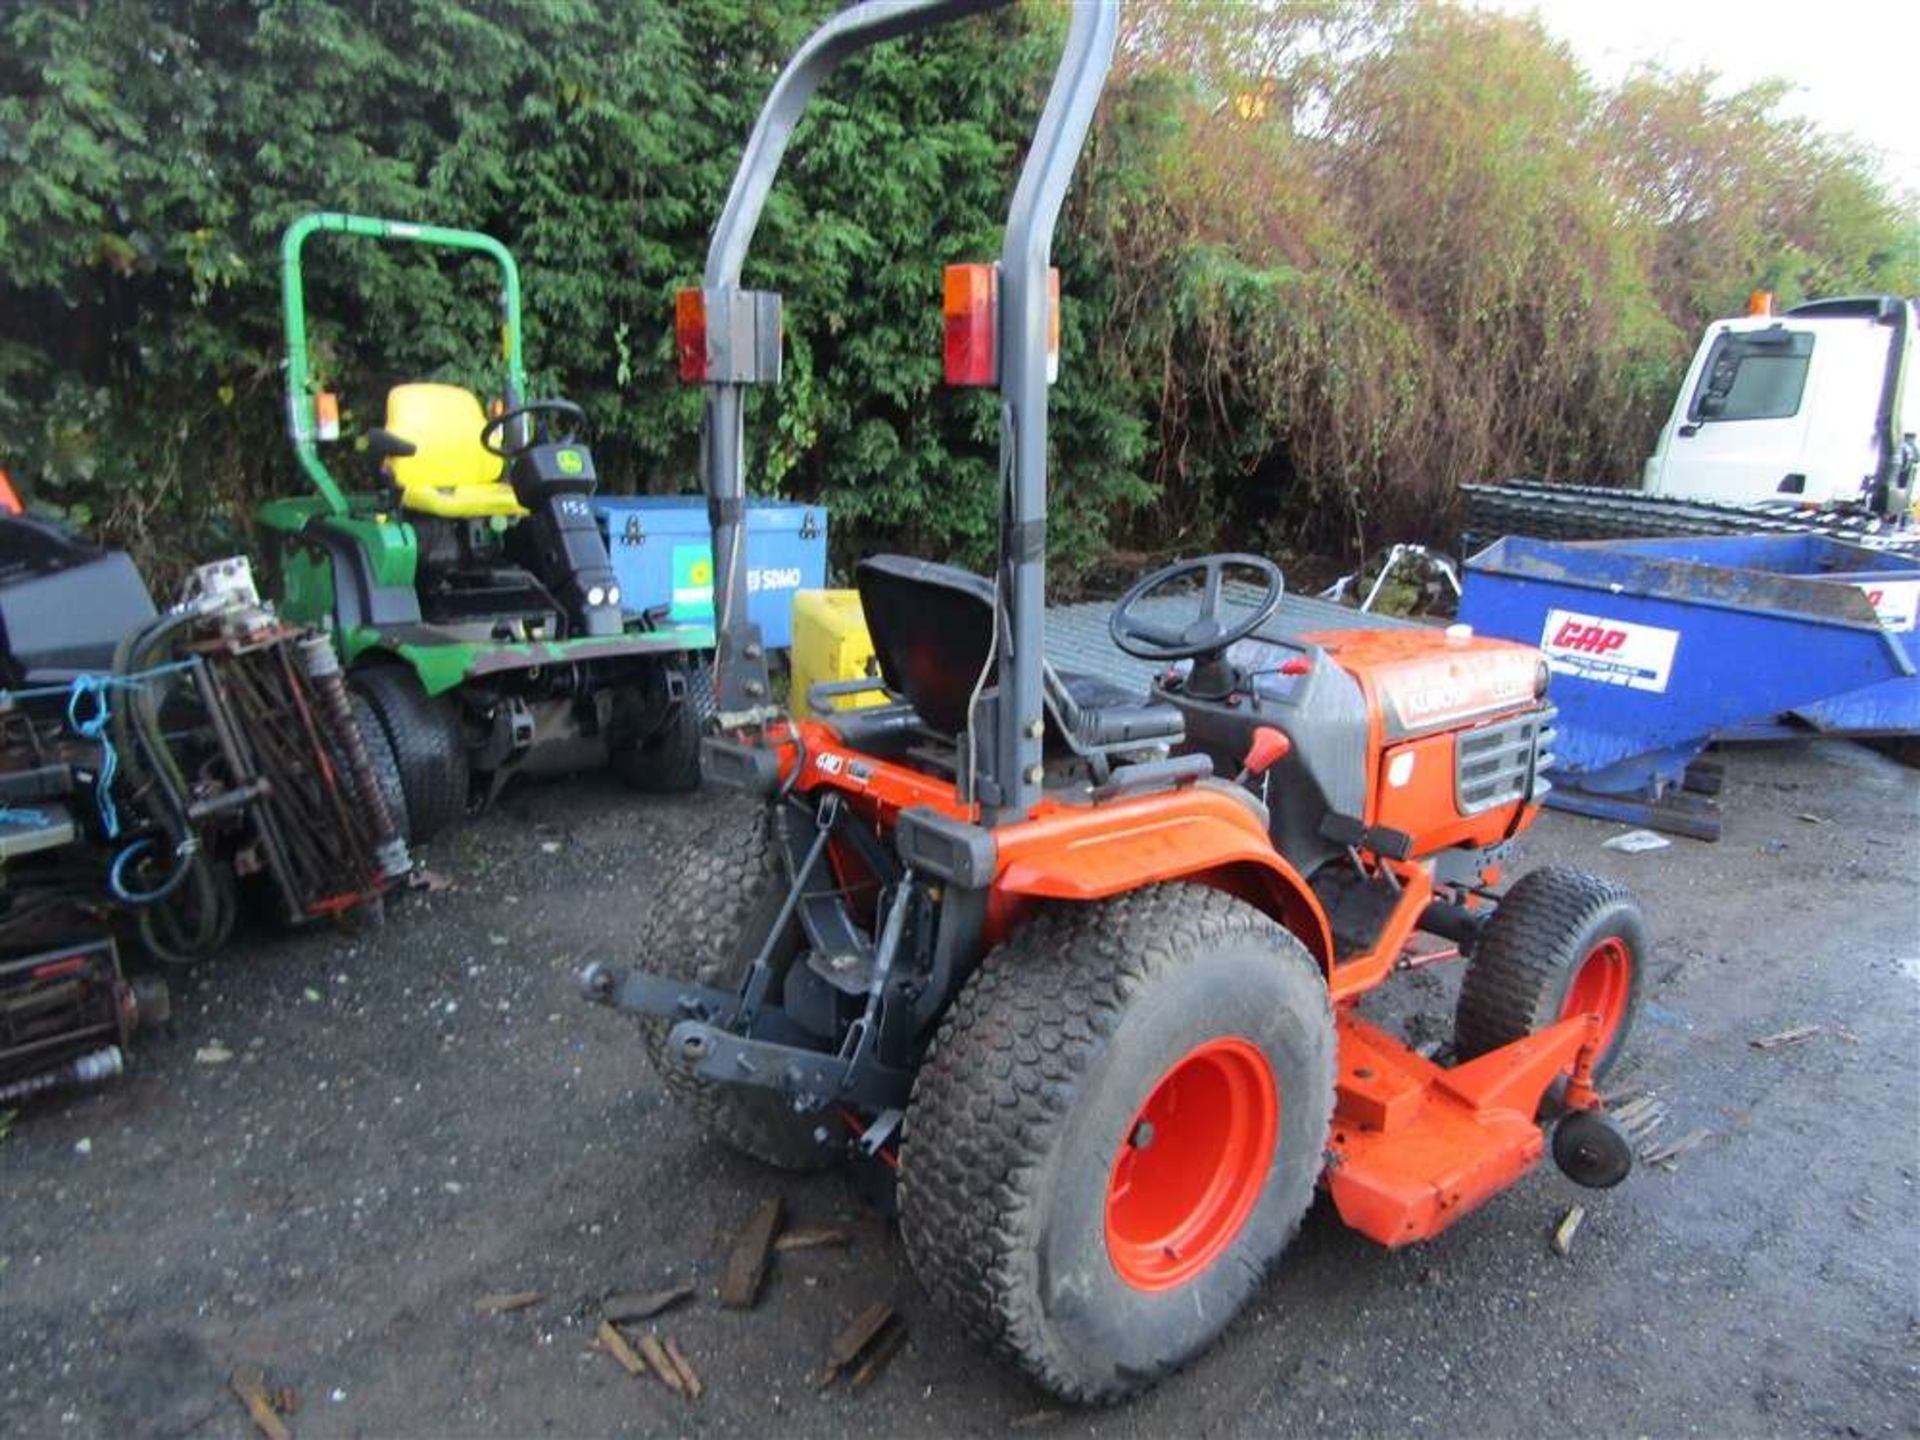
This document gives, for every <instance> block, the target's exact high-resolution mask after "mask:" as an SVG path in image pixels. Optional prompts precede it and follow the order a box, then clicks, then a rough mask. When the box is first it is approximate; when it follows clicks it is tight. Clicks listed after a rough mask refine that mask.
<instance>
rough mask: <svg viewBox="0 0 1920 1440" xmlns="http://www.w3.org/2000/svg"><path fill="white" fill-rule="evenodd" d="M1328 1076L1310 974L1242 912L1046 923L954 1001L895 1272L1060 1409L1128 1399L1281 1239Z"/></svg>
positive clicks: (1127, 898)
mask: <svg viewBox="0 0 1920 1440" xmlns="http://www.w3.org/2000/svg"><path fill="white" fill-rule="evenodd" d="M1334 1065H1335V1039H1334V1028H1333V1017H1332V1012H1331V1010H1330V1008H1329V1005H1328V1000H1327V989H1326V985H1325V982H1324V981H1323V979H1322V977H1321V974H1320V971H1319V968H1318V966H1316V965H1315V963H1314V962H1313V960H1312V958H1311V957H1310V956H1309V955H1308V954H1307V952H1306V951H1305V949H1304V948H1303V947H1302V946H1301V944H1300V942H1299V941H1298V940H1296V939H1294V937H1293V936H1292V935H1290V934H1288V933H1287V932H1286V931H1285V930H1284V929H1282V928H1281V927H1280V926H1279V925H1277V924H1275V923H1274V922H1273V921H1272V920H1270V919H1268V918H1267V917H1266V916H1265V915H1263V914H1262V913H1261V912H1259V911H1258V910H1255V909H1254V908H1252V907H1251V906H1249V905H1247V904H1245V903H1244V902H1242V901H1239V900H1236V899H1234V898H1233V897H1231V896H1229V895H1226V894H1224V893H1222V892H1220V891H1216V890H1213V889H1210V888H1208V887H1205V886H1201V885H1191V884H1175V885H1162V886H1155V887H1151V888H1149V889H1146V890H1141V891H1137V892H1135V893H1133V894H1129V895H1124V896H1121V897H1119V898H1117V899H1113V900H1108V901H1104V902H1101V903H1099V904H1093V905H1061V906H1055V907H1053V908H1051V909H1048V910H1045V911H1043V912H1041V913H1040V914H1039V915H1037V916H1036V917H1035V918H1034V919H1033V920H1031V921H1030V922H1029V923H1027V924H1026V925H1025V926H1023V927H1022V928H1021V929H1020V930H1019V931H1018V932H1017V933H1016V934H1015V935H1014V936H1013V938H1012V939H1010V940H1008V941H1007V942H1006V943H1004V944H1002V945H1001V946H999V947H998V948H997V949H995V950H994V951H993V952H992V953H991V954H989V955H988V956H987V957H986V959H985V960H984V961H983V962H982V963H981V966H980V969H979V970H978V971H977V972H976V973H975V974H974V975H973V976H972V977H971V978H970V979H969V980H968V981H967V984H966V986H965V988H964V989H963V990H962V991H961V993H960V995H959V997H958V999H957V1000H956V1001H955V1002H954V1005H953V1007H952V1009H951V1010H950V1011H949V1012H948V1014H947V1016H946V1018H945V1019H944V1020H943V1021H942V1023H941V1026H940V1030H939V1033H938V1035H937V1036H936V1038H935V1040H934V1043H933V1046H932V1048H931V1050H930V1051H929V1053H928V1056H927V1058H926V1060H925V1062H924V1063H923V1065H922V1067H921V1069H920V1072H919V1075H918V1077H917V1078H916V1080H915V1082H914V1091H913V1100H912V1103H911V1106H910V1108H909V1109H908V1112H907V1119H906V1128H905V1138H904V1139H903V1141H902V1144H901V1150H900V1227H901V1233H902V1235H903V1236H904V1238H905V1241H906V1247H907V1254H908V1256H909V1258H910V1259H911V1261H912V1263H913V1267H914V1270H915V1271H916V1273H917V1274H918V1275H919V1276H920V1279H921V1281H922V1283H924V1284H925V1285H926V1287H927V1288H928V1290H929V1291H931V1292H932V1294H933V1295H934V1297H935V1298H936V1299H938V1300H939V1301H941V1302H942V1303H943V1304H944V1305H945V1306H946V1308H948V1309H949V1310H950V1311H952V1312H953V1313H954V1314H956V1315H957V1316H958V1317H959V1318H960V1319H961V1321H962V1322H963V1323H964V1324H965V1325H966V1326H967V1328H968V1329H969V1330H971V1331H972V1332H973V1333H974V1334H975V1335H976V1336H977V1337H979V1338H980V1339H981V1340H983V1341H985V1342H986V1343H987V1344H989V1345H990V1346H992V1347H993V1348H995V1349H996V1350H998V1351H999V1352H1001V1353H1002V1354H1004V1355H1006V1356H1007V1357H1009V1358H1010V1359H1012V1360H1013V1361H1014V1362H1015V1363H1017V1364H1019V1365H1020V1366H1021V1367H1022V1368H1024V1369H1025V1370H1026V1371H1027V1372H1028V1373H1029V1374H1030V1375H1032V1376H1033V1377H1034V1378H1035V1379H1036V1380H1037V1381H1038V1382H1039V1383H1040V1384H1042V1385H1044V1386H1045V1387H1046V1388H1048V1389H1049V1390H1051V1391H1053V1392H1054V1393H1055V1394H1057V1395H1059V1396H1061V1397H1062V1398H1064V1399H1067V1400H1072V1401H1076V1402H1088V1401H1109V1400H1117V1399H1119V1398H1121V1397H1123V1396H1125V1395H1128V1394H1131V1393H1133V1392H1135V1391H1137V1390H1141V1389H1144V1388H1145V1387H1146V1386H1148V1385H1151V1384H1152V1383H1153V1382H1154V1381H1156V1380H1158V1379H1159V1378H1160V1377H1161V1376H1163V1375H1166V1374H1167V1373H1169V1372H1170V1371H1172V1370H1174V1369H1176V1368H1177V1367H1179V1366H1180V1365H1182V1364H1184V1363H1185V1362H1186V1361H1187V1360H1189V1359H1190V1358H1192V1357H1193V1356H1194V1355H1196V1354H1197V1353H1199V1352H1200V1351H1201V1350H1202V1349H1204V1348H1205V1347H1206V1346H1207V1345H1208V1344H1209V1343H1210V1342H1211V1341H1212V1340H1213V1339H1214V1337H1215V1336H1216V1335H1218V1334H1219V1333H1220V1331H1221V1330H1222V1329H1223V1328H1224V1327H1225V1326H1226V1324H1227V1323H1228V1321H1230V1320H1231V1319H1232V1318H1233V1316H1234V1315H1235V1314H1236V1313H1237V1312H1238V1311H1239V1310H1240V1308H1241V1306H1243V1305H1244V1304H1245V1303H1246V1301H1247V1299H1248V1298H1249V1297H1250V1296H1251V1295H1252V1294H1253V1292H1254V1290H1255V1289H1256V1288H1257V1287H1258V1286H1259V1284H1260V1283H1261V1281H1262V1279H1263V1278H1264V1276H1265V1275H1266V1273H1267V1271H1268V1269H1269V1268H1270V1267H1271V1266H1272V1265H1273V1263H1274V1262H1275V1261H1276V1260H1277V1259H1278V1258H1279V1256H1280V1253H1281V1252H1282V1251H1283V1250H1284V1249H1285V1248H1286V1247H1287V1244H1288V1242H1289V1241H1290V1240H1291V1239H1292V1238H1293V1234H1294V1232H1295V1230H1296V1229H1298V1227H1299V1224H1300V1220H1301V1217H1302V1216H1303V1215H1304V1214H1305V1213H1306V1210H1307V1206H1308V1204H1309V1203H1310V1202H1311V1200H1312V1198H1313V1191H1314V1184H1315V1181H1316V1180H1317V1178H1318V1176H1319V1173H1320V1167H1321V1158H1322V1154H1323V1152H1324V1150H1325V1146H1326V1139H1327V1124H1328V1116H1329V1114H1330V1113H1331V1111H1332V1108H1333V1082H1334Z"/></svg>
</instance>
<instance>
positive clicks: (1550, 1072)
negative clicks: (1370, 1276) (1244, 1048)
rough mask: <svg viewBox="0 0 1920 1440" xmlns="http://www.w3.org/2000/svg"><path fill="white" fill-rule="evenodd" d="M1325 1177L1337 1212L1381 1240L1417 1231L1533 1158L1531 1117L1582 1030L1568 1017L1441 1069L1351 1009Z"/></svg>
mask: <svg viewBox="0 0 1920 1440" xmlns="http://www.w3.org/2000/svg"><path fill="white" fill-rule="evenodd" d="M1338 1033H1339V1042H1340V1072H1339V1080H1338V1082H1337V1087H1336V1090H1335V1100H1334V1110H1333V1135H1332V1138H1331V1140H1330V1141H1329V1150H1330V1152H1331V1153H1330V1156H1329V1159H1328V1163H1327V1172H1326V1185H1327V1189H1328V1191H1329V1192H1330V1193H1331V1194H1332V1196H1333V1202H1334V1205H1335V1207H1336V1208H1337V1209H1338V1210H1339V1212H1340V1218H1341V1220H1343V1221H1344V1222H1345V1223H1346V1224H1348V1225H1349V1226H1351V1227H1352V1228H1354V1229H1355V1230H1358V1231H1359V1232H1360V1233H1361V1234H1363V1235H1366V1236H1368V1237H1369V1238H1371V1239H1373V1240H1377V1241H1378V1242H1379V1243H1380V1244H1382V1245H1385V1246H1388V1247H1389V1248H1393V1247H1397V1246H1401V1245H1410V1244H1412V1243H1413V1242H1415V1241H1417V1240H1425V1239H1428V1238H1430V1237H1431V1236H1433V1235H1436V1234H1438V1233H1439V1232H1440V1231H1442V1230H1444V1229H1446V1228H1447V1226H1449V1225H1451V1224H1453V1222H1454V1221H1456V1220H1458V1219H1460V1218H1461V1217H1462V1216H1463V1215H1466V1214H1468V1213H1470V1212H1471V1211H1473V1210H1474V1209H1475V1208H1477V1207H1478V1206H1479V1205H1480V1204H1481V1203H1482V1202H1484V1201H1486V1200H1488V1199H1490V1198H1491V1197H1492V1196H1494V1195H1497V1194H1498V1193H1499V1192H1500V1191H1502V1190H1504V1189H1506V1188H1507V1187H1508V1186H1509V1185H1511V1184H1513V1183H1514V1182H1515V1181H1516V1180H1518V1179H1520V1177H1521V1176H1523V1175H1525V1174H1526V1173H1527V1172H1528V1171H1529V1170H1531V1169H1533V1167H1534V1166H1535V1165H1537V1164H1538V1163H1539V1162H1540V1158H1541V1156H1542V1155H1544V1154H1545V1153H1546V1137H1545V1135H1544V1134H1543V1133H1542V1131H1541V1129H1540V1126H1539V1124H1538V1123H1537V1122H1536V1120H1535V1118H1534V1117H1535V1116H1536V1115H1537V1114H1538V1113H1539V1109H1540V1102H1541V1099H1542V1097H1543V1096H1544V1095H1545V1094H1546V1092H1547V1088H1548V1087H1549V1086H1550V1085H1552V1084H1553V1082H1554V1081H1555V1080H1556V1079H1558V1078H1559V1077H1560V1076H1562V1075H1564V1074H1566V1073H1567V1072H1568V1071H1570V1070H1571V1069H1572V1068H1573V1063H1574V1057H1575V1055H1576V1054H1577V1053H1578V1051H1579V1049H1580V1045H1581V1043H1582V1041H1583V1040H1584V1039H1585V1038H1586V1036H1587V1033H1588V1018H1587V1017H1586V1016H1584V1015H1581V1016H1574V1017H1572V1018H1570V1019H1566V1020H1561V1021H1559V1022H1557V1023H1556V1024H1553V1025H1550V1026H1548V1027H1547V1028H1546V1029H1545V1030H1542V1031H1539V1032H1538V1033H1537V1034H1533V1035H1529V1036H1527V1037H1526V1038H1525V1039H1524V1040H1518V1041H1515V1042H1514V1043H1513V1044H1511V1045H1506V1046H1502V1047H1501V1048H1500V1049H1498V1050H1495V1051H1493V1052H1491V1053H1489V1054H1487V1055H1483V1056H1481V1057H1480V1058H1479V1059H1477V1060H1472V1061H1469V1062H1468V1063H1467V1064H1465V1065H1460V1066H1456V1067H1454V1068H1452V1069H1447V1068H1444V1067H1442V1066H1439V1065H1436V1064H1434V1063H1433V1062H1432V1061H1430V1060H1427V1059H1425V1058H1423V1057H1422V1056H1420V1055H1418V1054H1416V1053H1414V1052H1413V1051H1412V1050H1410V1049H1408V1048H1407V1047H1406V1046H1405V1045H1403V1044H1401V1043H1400V1041H1398V1040H1396V1039H1395V1038H1394V1037H1393V1036H1391V1035H1389V1034H1387V1033H1386V1032H1385V1031H1383V1030H1381V1029H1379V1028H1378V1027H1376V1026H1373V1025H1369V1024H1368V1023H1367V1022H1366V1021H1364V1020H1361V1019H1360V1018H1359V1017H1357V1016H1356V1015H1354V1014H1352V1013H1351V1011H1348V1012H1344V1013H1342V1014H1341V1016H1340V1017H1339V1021H1338Z"/></svg>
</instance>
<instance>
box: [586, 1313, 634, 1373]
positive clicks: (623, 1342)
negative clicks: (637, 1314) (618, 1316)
mask: <svg viewBox="0 0 1920 1440" xmlns="http://www.w3.org/2000/svg"><path fill="white" fill-rule="evenodd" d="M593 1333H594V1338H595V1339H597V1340H598V1341H599V1342H600V1348H601V1349H603V1350H605V1351H606V1352H607V1353H608V1354H609V1355H611V1356H613V1358H614V1359H615V1360H618V1361H619V1362H620V1368H621V1369H622V1370H624V1371H626V1372H627V1374H628V1375H630V1376H633V1377H634V1378H636V1379H637V1378H639V1377H640V1376H641V1375H643V1374H645V1373H646V1368H647V1367H646V1366H645V1365H644V1364H642V1363H641V1361H640V1357H639V1356H638V1355H636V1354H634V1353H633V1347H632V1346H631V1345H629V1344H627V1337H626V1336H624V1335H622V1334H621V1333H620V1330H619V1327H617V1326H616V1325H615V1324H614V1323H613V1322H612V1321H611V1320H602V1321H601V1322H600V1328H599V1329H598V1330H596V1331H594V1332H593Z"/></svg>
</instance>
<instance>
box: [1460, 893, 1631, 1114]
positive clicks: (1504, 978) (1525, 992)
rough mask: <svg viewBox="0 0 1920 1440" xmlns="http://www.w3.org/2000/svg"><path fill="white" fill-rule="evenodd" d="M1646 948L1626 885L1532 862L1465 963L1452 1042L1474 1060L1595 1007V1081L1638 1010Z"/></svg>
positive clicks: (1611, 1064)
mask: <svg viewBox="0 0 1920 1440" xmlns="http://www.w3.org/2000/svg"><path fill="white" fill-rule="evenodd" d="M1646 955H1647V927H1646V920H1645V918H1644V917H1643V916H1642V915H1641V913H1640V906H1639V905H1638V904H1637V903H1636V902H1635V900H1634V898H1633V896H1632V895H1631V894H1630V893H1629V892H1628V891H1627V890H1626V888H1625V887H1624V886H1620V885H1616V884H1614V883H1613V881H1611V880H1602V879H1601V878H1600V877H1599V876H1598V875H1589V874H1588V873H1587V872H1586V871H1584V870H1570V869H1566V868H1563V867H1560V866H1547V867H1545V868H1543V869H1539V870H1531V871H1529V872H1528V873H1527V874H1525V875H1523V876H1521V877H1520V879H1519V881H1518V882H1517V883H1516V884H1515V885H1514V887H1513V888H1512V889H1511V890H1509V891H1508V892H1507V893H1506V895H1505V896H1503V897H1502V898H1501V901H1500V908H1499V909H1498V910H1496V911H1495V912H1494V915H1493V918H1492V919H1491V920H1489V921H1488V922H1487V928H1486V929H1485V930H1484V931H1482V932H1481V935H1480V942H1479V944H1478V946H1476V947H1475V949H1474V953H1473V959H1472V960H1470V961H1469V962H1468V964H1467V969H1466V974H1465V976H1464V977H1463V978H1462V979H1461V982H1460V1001H1459V1004H1458V1006H1457V1007H1456V1008H1455V1010H1454V1021H1453V1023H1454V1046H1455V1049H1456V1050H1457V1051H1458V1052H1459V1056H1460V1058H1461V1059H1462V1060H1471V1059H1473V1058H1474V1057H1476V1056H1479V1055H1485V1054H1487V1053H1488V1052H1489V1051H1493V1050H1498V1049H1499V1048H1500V1047H1501V1046H1502V1045H1509V1044H1511V1043H1512V1042H1514V1041H1515V1040H1520V1039H1523V1038H1525V1037H1526V1036H1528V1035H1531V1034H1533V1033H1534V1032H1535V1031H1536V1030H1541V1029H1544V1028H1545V1027H1546V1026H1548V1025H1551V1024H1552V1023H1553V1022H1554V1021H1556V1020H1560V1019H1563V1018H1565V1017H1566V1016H1568V1015H1578V1014H1580V1013H1582V1012H1584V1011H1597V1012H1599V1015H1600V1021H1601V1027H1602V1036H1603V1040H1604V1043H1603V1045H1602V1048H1601V1051H1600V1056H1599V1059H1598V1060H1597V1061H1596V1062H1595V1064H1594V1067H1593V1074H1594V1078H1595V1079H1596V1080H1598V1079H1601V1078H1603V1077H1604V1076H1605V1075H1606V1074H1607V1072H1608V1071H1609V1070H1611V1069H1612V1068H1613V1067H1614V1064H1615V1062H1616V1061H1618V1060H1619V1058H1620V1053H1621V1051H1622V1050H1624V1049H1625V1048H1626V1043H1627V1037H1628V1036H1629V1035H1630V1034H1631V1033H1632V1031H1633V1022H1634V1020H1635V1019H1636V1018H1637V1017H1638V1016H1639V1014H1640V1000H1641V994H1642V991H1643V990H1644V988H1645V980H1646Z"/></svg>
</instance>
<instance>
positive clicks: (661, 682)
mask: <svg viewBox="0 0 1920 1440" xmlns="http://www.w3.org/2000/svg"><path fill="white" fill-rule="evenodd" d="M703 680H704V677H703V676H700V675H699V674H698V673H697V672H696V673H689V674H687V676H686V687H685V690H684V692H683V694H682V695H681V698H680V699H678V700H669V699H667V698H666V692H667V684H666V677H665V674H664V672H662V673H661V674H658V675H656V676H655V677H654V678H653V680H652V681H651V682H650V683H649V684H648V685H647V686H645V687H640V688H637V689H636V690H635V691H634V692H633V693H632V694H630V695H629V696H627V697H625V698H626V699H627V700H628V706H627V710H628V714H627V716H626V717H624V724H625V726H626V727H627V728H628V730H629V733H627V734H626V735H624V736H622V737H621V738H620V739H619V740H618V741H616V743H615V744H614V746H613V751H612V755H611V757H610V758H611V762H612V765H613V769H614V773H615V774H617V775H619V777H620V778H621V779H622V780H624V781H625V782H626V783H627V784H628V785H629V786H631V787H632V788H633V789H635V790H638V791H640V792H641V793H642V794H645V795H685V794H688V793H689V792H691V791H694V790H697V789H699V788H700V733H701V727H702V720H703V717H702V716H701V714H700V705H699V699H698V696H699V694H700V689H701V684H702V681H703Z"/></svg>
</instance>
